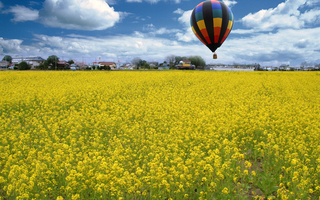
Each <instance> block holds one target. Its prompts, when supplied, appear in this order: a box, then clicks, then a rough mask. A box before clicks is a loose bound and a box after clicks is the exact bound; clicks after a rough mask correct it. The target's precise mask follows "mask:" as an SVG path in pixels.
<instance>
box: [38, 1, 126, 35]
mask: <svg viewBox="0 0 320 200" xmlns="http://www.w3.org/2000/svg"><path fill="white" fill-rule="evenodd" d="M120 17H121V13H119V12H116V11H115V10H114V8H113V7H110V6H109V5H108V4H107V3H106V1H105V0H46V1H45V2H44V4H43V9H42V10H40V21H41V23H43V24H44V25H47V26H51V27H59V28H64V29H76V30H104V29H107V28H110V27H112V26H114V25H115V23H117V22H119V20H120Z"/></svg>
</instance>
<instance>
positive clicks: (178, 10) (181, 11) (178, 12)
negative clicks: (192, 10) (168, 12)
mask: <svg viewBox="0 0 320 200" xmlns="http://www.w3.org/2000/svg"><path fill="white" fill-rule="evenodd" d="M173 13H176V14H180V15H182V14H183V13H184V10H182V9H181V8H178V9H177V10H175V11H173Z"/></svg>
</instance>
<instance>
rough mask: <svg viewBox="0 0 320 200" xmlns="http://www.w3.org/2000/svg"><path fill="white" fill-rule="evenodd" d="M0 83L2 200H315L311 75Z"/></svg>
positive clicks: (67, 76)
mask: <svg viewBox="0 0 320 200" xmlns="http://www.w3.org/2000/svg"><path fill="white" fill-rule="evenodd" d="M0 83H1V84H0V94H1V96H0V199H55V200H56V199H57V200H63V199H72V200H73V199H117V200H118V199H177V200H179V199H317V200H318V199H320V197H319V196H320V139H319V138H320V84H319V83H320V73H319V72H199V71H163V72H156V71H154V72H138V71H137V72H136V71H134V72H107V71H106V72H92V71H90V72H32V71H30V72H1V73H0Z"/></svg>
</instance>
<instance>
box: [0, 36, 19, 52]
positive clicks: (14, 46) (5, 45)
mask: <svg viewBox="0 0 320 200" xmlns="http://www.w3.org/2000/svg"><path fill="white" fill-rule="evenodd" d="M22 42H23V41H22V40H16V39H14V40H5V39H3V38H2V37H0V54H9V53H11V52H19V51H21V43H22Z"/></svg>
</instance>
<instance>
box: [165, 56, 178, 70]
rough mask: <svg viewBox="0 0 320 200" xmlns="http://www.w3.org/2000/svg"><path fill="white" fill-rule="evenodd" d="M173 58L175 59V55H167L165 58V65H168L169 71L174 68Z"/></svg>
mask: <svg viewBox="0 0 320 200" xmlns="http://www.w3.org/2000/svg"><path fill="white" fill-rule="evenodd" d="M175 58H176V56H175V55H169V56H167V57H166V61H167V63H169V67H170V69H173V68H175V67H174V66H175V60H176V59H175Z"/></svg>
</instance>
